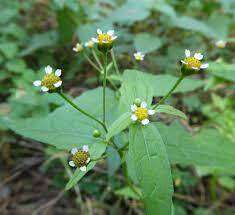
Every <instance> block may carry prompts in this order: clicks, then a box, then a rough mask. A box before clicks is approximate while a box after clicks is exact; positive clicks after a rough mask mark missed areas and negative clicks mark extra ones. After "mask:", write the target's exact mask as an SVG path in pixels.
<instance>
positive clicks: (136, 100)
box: [134, 98, 141, 107]
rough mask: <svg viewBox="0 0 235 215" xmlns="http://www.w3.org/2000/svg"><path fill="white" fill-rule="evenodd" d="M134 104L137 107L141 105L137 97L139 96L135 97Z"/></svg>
mask: <svg viewBox="0 0 235 215" xmlns="http://www.w3.org/2000/svg"><path fill="white" fill-rule="evenodd" d="M134 104H135V105H136V106H137V107H139V106H140V105H141V99H139V98H137V99H135V101H134Z"/></svg>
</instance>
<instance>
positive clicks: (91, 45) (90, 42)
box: [85, 40, 94, 48]
mask: <svg viewBox="0 0 235 215" xmlns="http://www.w3.org/2000/svg"><path fill="white" fill-rule="evenodd" d="M85 47H88V48H93V47H94V42H93V40H89V41H88V42H86V43H85Z"/></svg>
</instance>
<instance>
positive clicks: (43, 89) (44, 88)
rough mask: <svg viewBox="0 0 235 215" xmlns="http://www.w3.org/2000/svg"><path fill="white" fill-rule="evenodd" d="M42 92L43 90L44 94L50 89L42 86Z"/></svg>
mask: <svg viewBox="0 0 235 215" xmlns="http://www.w3.org/2000/svg"><path fill="white" fill-rule="evenodd" d="M41 90H42V91H43V92H47V91H49V89H48V88H47V87H45V86H42V87H41Z"/></svg>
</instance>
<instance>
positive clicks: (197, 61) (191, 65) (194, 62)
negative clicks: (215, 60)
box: [181, 49, 209, 75]
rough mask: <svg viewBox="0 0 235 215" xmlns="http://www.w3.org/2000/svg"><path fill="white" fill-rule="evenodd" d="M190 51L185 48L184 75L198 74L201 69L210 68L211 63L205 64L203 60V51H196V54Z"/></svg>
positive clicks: (182, 61)
mask: <svg viewBox="0 0 235 215" xmlns="http://www.w3.org/2000/svg"><path fill="white" fill-rule="evenodd" d="M190 55H191V54H190V51H189V50H187V49H186V50H185V56H186V57H185V58H184V60H181V63H182V69H181V71H182V72H183V74H184V75H192V74H196V73H197V72H198V71H199V70H203V69H206V68H208V66H209V64H208V63H205V64H203V63H202V62H201V60H202V59H203V55H202V54H201V53H195V54H194V56H190Z"/></svg>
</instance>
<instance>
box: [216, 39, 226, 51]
mask: <svg viewBox="0 0 235 215" xmlns="http://www.w3.org/2000/svg"><path fill="white" fill-rule="evenodd" d="M226 44H227V42H226V41H224V40H218V41H216V42H215V45H216V46H217V47H218V48H221V49H223V48H225V46H226Z"/></svg>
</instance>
